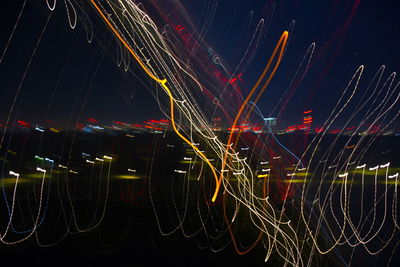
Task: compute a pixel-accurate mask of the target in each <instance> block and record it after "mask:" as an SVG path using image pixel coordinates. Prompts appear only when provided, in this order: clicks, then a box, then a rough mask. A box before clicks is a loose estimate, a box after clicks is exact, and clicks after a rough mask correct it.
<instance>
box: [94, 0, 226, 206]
mask: <svg viewBox="0 0 400 267" xmlns="http://www.w3.org/2000/svg"><path fill="white" fill-rule="evenodd" d="M89 1H90V2H91V4H92V5H93V7H94V8H95V9H96V11H97V12H98V13H99V15H100V16H101V17H102V19H103V20H104V22H105V23H106V24H107V26H108V27H109V28H110V30H111V31H112V32H113V33H114V35H115V36H116V37H117V38H118V40H119V41H120V42H121V43H122V44H123V45H124V46H125V48H126V49H127V50H128V51H129V53H130V54H131V55H132V56H133V57H134V58H135V60H136V61H137V62H138V63H139V65H140V67H142V69H143V70H144V71H145V73H146V74H147V75H149V77H150V78H151V79H153V80H154V81H156V82H158V83H159V84H160V85H161V87H162V88H164V90H165V91H166V92H167V94H168V96H169V102H170V116H171V124H172V128H173V129H174V132H175V133H176V134H177V135H178V136H179V137H180V138H181V139H182V140H183V141H185V142H186V143H187V144H188V145H190V147H191V148H193V150H195V151H196V152H197V153H198V154H199V155H200V157H201V158H202V159H203V160H204V161H205V162H206V163H207V165H208V166H209V167H210V169H211V172H212V174H213V176H214V179H215V182H216V188H215V191H214V194H213V197H212V202H215V199H216V198H217V195H218V191H219V187H220V183H219V181H218V175H217V173H216V172H215V169H214V166H213V165H212V164H211V162H210V161H209V160H208V158H207V157H206V156H205V155H204V153H203V152H201V151H200V150H199V149H198V148H197V147H196V146H195V145H194V144H193V143H192V142H190V140H188V139H187V138H186V137H184V136H183V135H182V134H181V133H180V132H179V131H178V128H177V127H176V124H175V116H174V98H173V97H172V92H171V90H170V89H169V88H168V86H167V84H166V83H167V79H165V78H164V79H159V78H157V77H156V76H155V75H153V74H152V73H151V72H150V71H149V70H148V69H147V67H146V66H145V65H144V64H143V62H142V61H141V60H140V58H139V57H138V56H137V55H136V53H135V52H134V51H133V49H132V48H131V46H130V45H129V44H128V43H127V42H126V41H125V39H124V38H123V37H122V36H121V34H120V33H119V32H118V31H117V30H116V29H115V27H114V26H113V25H112V23H111V22H110V21H109V20H108V18H107V17H106V16H105V15H104V13H103V12H102V11H101V9H100V7H99V6H98V5H97V4H96V2H95V1H94V0H89Z"/></svg>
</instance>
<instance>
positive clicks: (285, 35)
mask: <svg viewBox="0 0 400 267" xmlns="http://www.w3.org/2000/svg"><path fill="white" fill-rule="evenodd" d="M288 35H289V32H288V31H284V32H283V33H282V35H281V37H280V39H279V41H278V43H277V44H276V46H275V49H274V51H273V52H272V55H271V57H270V58H269V60H268V63H267V65H266V66H265V68H264V71H263V72H262V74H261V75H260V77H259V78H258V80H257V82H256V84H255V85H254V86H253V88H252V89H251V91H250V93H249V94H248V95H247V97H246V99H245V100H244V102H243V104H242V106H241V107H240V109H239V111H238V113H237V114H236V117H235V120H234V121H233V124H232V127H234V126H235V125H236V124H237V123H238V121H239V118H240V116H241V115H242V113H243V111H244V108H245V107H246V106H247V103H248V102H249V101H250V98H251V97H252V95H253V94H254V93H255V91H256V90H257V88H258V86H259V85H260V83H261V81H262V80H263V79H264V77H265V75H266V74H267V72H268V70H269V68H270V67H271V64H272V61H273V60H274V59H275V56H276V54H277V53H278V50H279V49H280V52H279V55H278V58H277V60H276V64H275V67H274V69H273V70H272V72H271V74H270V75H269V77H268V79H267V81H266V82H265V84H264V86H263V87H262V88H261V90H260V92H259V93H258V95H257V97H256V100H255V101H254V102H255V103H256V102H257V101H258V100H259V99H260V97H261V95H262V93H263V92H264V91H265V89H266V88H267V86H268V84H269V83H270V81H271V80H272V78H273V76H274V75H275V72H276V70H277V69H278V66H279V64H280V62H281V60H282V57H283V52H284V51H285V47H286V44H287V39H288ZM248 114H249V113H248ZM233 133H234V132H233V131H231V133H230V134H229V137H228V142H227V146H226V150H225V153H224V159H223V161H222V168H221V175H220V177H219V179H218V181H217V186H216V189H215V193H214V196H215V197H216V196H217V195H218V191H219V189H220V186H221V182H222V179H223V170H224V168H225V165H226V160H227V158H228V151H229V148H230V144H231V142H232V138H233ZM212 201H213V202H214V201H215V198H214V197H213V199H212Z"/></svg>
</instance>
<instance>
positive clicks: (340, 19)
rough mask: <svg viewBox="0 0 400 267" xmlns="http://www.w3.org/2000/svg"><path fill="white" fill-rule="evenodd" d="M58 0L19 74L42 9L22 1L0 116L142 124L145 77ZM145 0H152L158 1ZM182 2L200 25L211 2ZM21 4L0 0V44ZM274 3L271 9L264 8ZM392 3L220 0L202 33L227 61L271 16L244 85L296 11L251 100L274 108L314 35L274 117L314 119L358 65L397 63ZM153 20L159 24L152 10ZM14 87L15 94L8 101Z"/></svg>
mask: <svg viewBox="0 0 400 267" xmlns="http://www.w3.org/2000/svg"><path fill="white" fill-rule="evenodd" d="M62 2H63V1H59V3H58V5H57V8H56V11H55V12H54V13H53V15H52V17H51V19H50V20H49V23H48V25H47V28H46V30H45V32H44V34H43V36H42V39H41V41H40V43H39V46H38V48H37V51H36V53H35V54H34V56H33V58H32V61H31V63H30V65H29V68H28V69H27V72H26V76H25V78H23V77H24V72H25V70H26V68H27V65H28V62H29V59H30V57H31V56H32V54H33V51H34V48H35V45H36V43H37V41H38V39H39V38H40V36H41V32H42V30H43V28H44V25H45V24H46V21H47V18H48V15H49V11H48V10H47V6H46V4H45V1H28V3H27V5H26V7H25V9H24V12H23V15H22V17H21V21H20V23H19V25H18V27H17V28H16V31H15V34H14V37H13V39H12V41H11V43H10V44H9V48H8V50H7V53H6V54H5V56H4V58H3V61H2V62H1V64H0V85H1V87H0V88H1V89H0V90H1V97H0V122H4V121H5V119H6V118H7V116H8V115H9V113H10V110H11V111H12V113H11V119H12V120H14V121H15V120H26V121H30V122H38V123H44V122H45V121H47V120H51V121H54V122H55V125H56V126H58V127H71V126H73V125H74V124H75V123H76V122H77V121H85V120H86V118H87V117H94V118H96V119H98V120H100V121H101V122H104V123H110V122H111V121H112V120H119V121H125V122H130V123H140V122H142V121H143V120H145V119H149V118H161V117H162V114H161V112H160V111H159V109H158V106H157V104H156V101H155V99H154V97H153V96H152V95H151V93H150V92H149V91H148V90H147V89H146V88H145V86H144V85H143V84H142V83H141V81H140V80H141V79H145V77H144V76H143V75H141V74H140V73H139V72H138V68H137V66H134V65H131V70H132V71H131V72H130V73H129V72H125V71H123V68H119V67H118V66H117V65H116V63H115V53H116V43H115V41H114V39H113V38H112V37H111V35H110V34H109V32H107V29H106V27H105V26H104V25H103V24H101V22H100V21H99V20H98V19H96V18H93V22H94V23H97V24H96V25H94V37H95V40H94V41H93V42H92V43H91V44H88V42H87V41H86V30H85V29H84V26H83V25H84V21H83V20H80V21H78V25H77V27H76V29H75V30H71V29H70V28H69V26H68V20H67V17H66V12H65V6H64V4H63V3H62ZM152 2H153V4H154V5H157V1H152ZM181 2H182V4H183V7H185V8H186V9H187V14H188V16H189V17H190V18H191V19H192V20H193V22H194V23H195V25H196V26H197V29H201V28H202V26H203V25H204V24H205V22H206V21H205V18H206V17H205V16H204V15H205V14H208V13H207V12H209V10H210V6H211V5H212V3H213V2H212V1H181ZM22 3H23V1H22V0H15V1H7V2H6V3H3V4H2V9H3V15H2V16H1V17H0V25H2V27H0V34H1V38H0V52H1V53H3V50H4V48H5V46H6V43H7V41H8V38H9V37H10V35H11V32H12V29H13V27H14V25H15V22H16V20H17V17H18V14H19V12H20V9H21V7H22ZM144 5H145V6H146V5H149V6H150V3H149V2H148V1H144ZM272 7H275V9H274V10H275V11H274V12H273V16H272V17H271V16H269V14H270V11H271V8H272ZM399 7H400V3H399V2H398V1H380V0H376V1H372V0H370V1H362V0H361V1H355V0H352V1H347V0H346V1H345V0H342V1H341V0H326V1H320V0H309V1H306V0H304V1H301V0H286V1H276V4H274V1H269V0H265V1H248V0H246V1H244V0H226V1H218V2H217V5H216V11H215V15H214V17H213V20H212V21H211V23H210V25H209V26H210V27H209V29H208V31H207V33H206V34H205V36H204V38H205V41H206V43H207V44H208V45H209V46H211V47H213V49H214V50H215V51H216V52H217V53H218V54H219V55H220V56H221V57H222V58H223V59H224V62H226V64H227V66H228V67H229V68H230V69H234V68H235V66H236V65H237V64H238V63H239V60H240V55H242V54H243V52H244V49H245V48H246V47H247V44H248V34H249V33H251V32H253V31H254V29H255V26H256V22H257V21H259V20H260V19H262V18H265V19H266V21H268V22H269V23H270V25H269V30H268V31H267V32H266V33H265V35H264V36H263V42H262V46H261V47H260V49H259V51H258V52H257V54H256V56H255V57H254V60H253V61H252V62H251V64H250V66H249V68H248V69H247V71H246V72H245V73H243V79H244V80H245V83H246V85H247V86H249V87H250V86H251V85H252V83H254V81H255V79H256V78H257V77H258V75H260V73H261V71H262V69H263V66H264V65H265V61H266V60H267V59H268V57H269V55H270V54H271V51H272V49H273V46H274V45H275V43H276V41H277V39H278V38H279V35H280V34H281V33H282V31H283V30H286V29H288V28H289V25H290V23H291V22H292V21H293V20H295V28H294V31H293V32H292V33H291V36H290V38H291V39H290V43H289V47H288V49H287V52H286V54H285V58H284V61H283V63H282V65H281V67H280V69H279V71H278V73H277V75H276V77H275V78H274V80H273V82H272V84H271V85H270V87H269V90H268V91H267V93H266V94H265V96H264V97H263V98H262V100H261V101H260V105H259V106H260V107H261V109H262V110H263V112H264V113H265V114H269V112H271V111H272V109H273V107H274V104H275V103H276V102H277V101H278V100H279V98H280V96H281V95H282V93H283V92H284V90H285V88H286V87H287V86H288V83H289V81H290V79H291V78H292V77H293V74H294V72H295V70H296V68H297V66H298V64H299V63H300V60H301V59H302V58H303V56H304V54H305V52H306V50H307V48H308V47H309V46H310V44H311V43H312V42H316V45H317V48H316V50H315V54H314V60H313V61H312V65H311V68H310V71H309V73H308V74H307V76H306V77H305V79H304V81H303V82H302V83H301V84H300V85H299V86H298V87H297V88H296V90H295V91H294V93H293V95H292V97H291V98H290V101H288V105H287V106H286V108H285V109H284V110H283V111H282V114H281V117H280V121H281V124H282V125H287V124H295V123H298V121H299V120H300V119H301V113H302V111H303V110H304V108H305V107H310V108H312V109H313V110H314V117H315V120H316V123H319V122H322V120H323V118H324V117H325V116H326V114H327V113H328V111H329V110H330V109H331V108H332V107H333V105H334V104H335V103H336V101H337V98H338V96H339V95H340V93H341V90H342V89H343V88H344V86H345V85H346V83H347V81H348V80H349V79H350V77H351V76H352V74H353V73H354V71H355V70H356V68H357V67H358V66H359V65H361V64H364V65H365V66H366V71H365V75H364V77H365V79H366V80H369V79H371V78H372V76H373V75H374V74H375V72H376V71H377V70H378V68H379V67H380V66H381V65H383V64H385V65H386V66H387V67H388V68H387V70H388V72H387V73H389V72H392V71H397V70H398V69H399V67H400V66H399V63H398V62H400V61H399V59H400V53H399V52H398V48H399V47H400V46H399V45H400V36H399V35H400V23H399V21H398V10H399ZM85 8H86V9H88V8H89V6H85ZM4 11H5V12H4ZM250 11H253V12H254V13H253V20H252V22H251V23H250V24H248V23H247V22H248V21H247V20H246V18H247V17H248V15H249V12H250ZM80 17H81V18H82V16H80ZM155 21H157V22H158V23H160V24H162V20H161V19H160V18H155ZM245 29H248V31H247V32H246V30H245ZM246 34H247V35H246ZM246 36H247V37H246ZM204 49H207V47H204ZM134 75H137V76H138V77H136V78H135V77H134ZM21 82H22V83H21ZM145 83H146V82H145ZM147 84H148V83H147ZM20 86H21V87H20ZM18 88H20V89H18ZM16 94H17V96H18V97H17V98H16V101H15V105H14V107H12V103H13V99H14V97H15V95H16ZM272 115H275V114H272Z"/></svg>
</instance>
